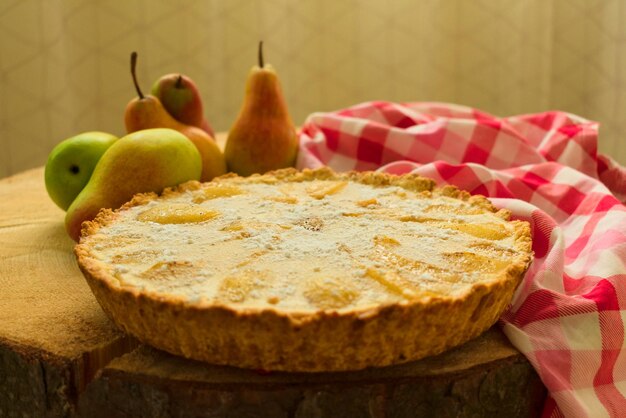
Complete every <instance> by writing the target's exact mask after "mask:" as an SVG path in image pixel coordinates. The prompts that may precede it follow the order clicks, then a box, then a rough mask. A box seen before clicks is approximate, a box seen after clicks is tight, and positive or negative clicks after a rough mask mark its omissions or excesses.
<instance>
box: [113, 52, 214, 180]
mask: <svg viewBox="0 0 626 418" xmlns="http://www.w3.org/2000/svg"><path fill="white" fill-rule="evenodd" d="M136 63H137V53H136V52H133V53H132V55H131V73H132V76H133V82H134V84H135V89H136V90H137V95H138V97H136V98H134V99H132V100H131V101H130V102H129V103H128V105H127V106H126V111H125V113H124V122H125V124H126V131H127V132H128V133H131V132H136V131H139V130H142V129H149V128H170V129H174V130H176V131H178V132H181V133H182V134H184V135H185V136H186V137H187V138H189V140H190V141H191V142H193V144H194V145H195V146H196V148H198V152H200V156H201V157H202V176H201V178H200V180H201V181H209V180H211V179H213V177H216V176H220V175H222V174H224V173H226V162H225V161H224V155H223V154H222V151H221V150H220V149H219V147H218V146H217V144H216V143H215V141H214V140H213V138H211V137H210V136H209V134H208V133H206V132H205V131H203V130H202V129H200V128H198V127H196V126H191V125H185V124H184V123H182V122H179V121H177V120H176V119H174V117H173V116H171V115H170V114H169V113H168V112H167V110H165V108H164V107H163V104H162V103H161V101H160V100H159V99H157V98H156V97H155V96H152V95H149V94H148V95H144V94H143V93H142V91H141V89H140V88H139V83H138V82H137V76H136V73H135V66H136Z"/></svg>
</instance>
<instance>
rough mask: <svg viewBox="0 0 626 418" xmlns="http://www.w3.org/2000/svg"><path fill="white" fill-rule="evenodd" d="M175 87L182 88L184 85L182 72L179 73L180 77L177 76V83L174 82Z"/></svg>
mask: <svg viewBox="0 0 626 418" xmlns="http://www.w3.org/2000/svg"><path fill="white" fill-rule="evenodd" d="M174 87H176V88H177V89H180V88H182V87H183V75H182V74H178V78H176V84H174Z"/></svg>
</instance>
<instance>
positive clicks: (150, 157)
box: [65, 128, 202, 241]
mask: <svg viewBox="0 0 626 418" xmlns="http://www.w3.org/2000/svg"><path fill="white" fill-rule="evenodd" d="M201 170H202V160H201V159H200V153H199V152H198V150H197V149H196V147H195V146H194V145H193V144H192V143H191V141H189V139H187V137H186V136H185V135H183V134H182V133H180V132H178V131H175V130H173V129H164V128H158V129H145V130H141V131H138V132H134V133H132V134H128V135H126V136H124V137H122V138H120V139H118V140H117V141H116V142H115V143H113V145H111V146H110V147H109V148H108V149H107V150H106V152H105V153H104V154H103V155H102V157H101V158H100V160H99V161H98V164H97V165H96V168H95V169H94V170H93V173H92V174H91V178H90V179H89V182H88V183H87V185H86V186H85V187H84V188H83V190H82V191H81V192H80V193H79V194H78V196H77V197H76V199H74V201H73V202H72V204H71V205H70V207H69V208H68V210H67V213H66V214H65V229H66V230H67V233H68V234H69V236H70V237H71V238H72V239H73V240H75V241H78V239H79V238H80V231H81V225H82V223H83V222H84V221H88V220H92V219H93V218H95V217H96V215H97V214H98V212H99V211H100V209H103V208H108V209H115V208H118V207H120V206H121V205H123V204H124V203H126V202H128V201H129V200H130V199H131V198H132V197H133V196H134V195H135V194H137V193H145V192H156V193H160V192H161V191H162V190H163V189H164V188H166V187H171V186H176V185H178V184H180V183H184V182H186V181H189V180H198V179H199V178H200V172H201Z"/></svg>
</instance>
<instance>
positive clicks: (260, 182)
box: [75, 168, 532, 372]
mask: <svg viewBox="0 0 626 418" xmlns="http://www.w3.org/2000/svg"><path fill="white" fill-rule="evenodd" d="M509 216H510V213H509V212H508V211H506V210H498V209H496V208H495V207H494V206H493V205H492V204H491V203H490V202H489V201H488V200H487V199H486V198H484V197H482V196H470V195H469V194H468V193H467V192H464V191H459V190H458V189H456V188H455V187H452V186H445V187H441V188H436V187H435V184H434V182H433V181H432V180H430V179H426V178H423V177H420V176H418V175H414V174H407V175H402V176H395V175H390V174H383V173H377V172H349V173H335V172H333V171H331V170H330V169H328V168H322V169H316V170H303V171H297V170H295V169H284V170H277V171H273V172H270V173H267V174H264V175H253V176H251V177H246V178H243V177H238V176H235V175H226V176H222V177H219V178H217V179H215V180H213V181H212V182H209V183H202V184H201V183H198V182H188V183H185V184H183V185H181V186H179V187H177V188H174V189H167V190H166V191H165V192H164V193H163V194H162V195H161V196H157V195H156V194H140V195H137V196H135V197H134V198H133V200H132V201H131V202H129V203H127V204H125V205H124V206H123V207H122V208H120V209H119V210H116V211H111V210H102V211H101V212H100V214H99V215H98V216H97V218H96V219H95V220H93V221H91V222H86V223H84V224H83V229H82V237H81V240H80V243H79V244H78V245H77V246H76V247H75V253H76V256H77V258H78V264H79V266H80V268H81V270H82V272H83V274H84V275H85V277H86V279H87V282H88V283H89V286H90V287H91V289H92V291H93V293H94V295H95V296H96V298H97V300H98V302H99V303H100V305H101V306H102V308H103V309H104V311H105V312H106V313H107V314H108V315H109V316H110V317H111V318H112V320H113V321H114V322H115V323H116V324H117V325H118V326H119V327H120V328H122V329H123V330H125V331H126V332H128V333H130V334H132V335H134V336H135V337H136V338H138V339H139V340H140V341H143V342H145V343H147V344H150V345H152V346H154V347H156V348H160V349H162V350H165V351H168V352H170V353H173V354H176V355H181V356H184V357H187V358H191V359H196V360H202V361H206V362H210V363H214V364H224V365H232V366H237V367H244V368H253V369H264V370H282V371H307V372H318V371H339V370H357V369H363V368H366V367H379V366H387V365H391V364H396V363H402V362H407V361H411V360H417V359H420V358H422V357H425V356H429V355H434V354H438V353H441V352H442V351H444V350H447V349H449V348H452V347H454V346H457V345H459V344H462V343H464V342H466V341H468V340H469V339H472V338H474V337H476V336H478V335H479V334H481V333H482V332H484V331H485V330H486V329H488V328H489V327H491V326H492V325H493V324H494V323H495V322H496V321H497V319H498V318H499V316H500V315H501V314H502V312H503V311H504V310H505V309H506V307H507V306H508V304H509V303H510V301H511V299H512V297H513V293H514V291H515V289H516V288H517V286H518V285H519V283H520V281H521V279H522V277H523V275H524V273H525V271H526V269H527V268H528V266H529V264H530V262H531V260H532V251H531V238H530V228H529V225H528V223H526V222H522V221H517V220H514V221H511V220H509Z"/></svg>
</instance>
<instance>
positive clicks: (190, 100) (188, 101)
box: [152, 73, 215, 138]
mask: <svg viewBox="0 0 626 418" xmlns="http://www.w3.org/2000/svg"><path fill="white" fill-rule="evenodd" d="M152 95H153V96H155V97H156V98H157V99H159V100H160V101H161V103H162V104H163V107H164V108H165V110H167V112H168V113H169V114H170V115H172V116H173V117H174V119H176V120H177V121H179V122H182V123H184V124H185V125H192V126H197V127H198V128H200V129H202V130H203V131H205V132H206V133H208V134H209V135H210V136H211V138H215V132H214V131H213V128H212V127H211V125H210V124H209V122H208V121H207V120H206V118H205V117H204V110H203V106H202V99H201V97H200V91H199V90H198V86H197V85H196V83H194V81H193V80H192V79H191V78H189V77H187V76H186V75H184V74H176V73H174V74H167V75H164V76H163V77H161V78H159V79H158V80H157V81H156V82H155V83H154V84H153V85H152Z"/></svg>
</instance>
